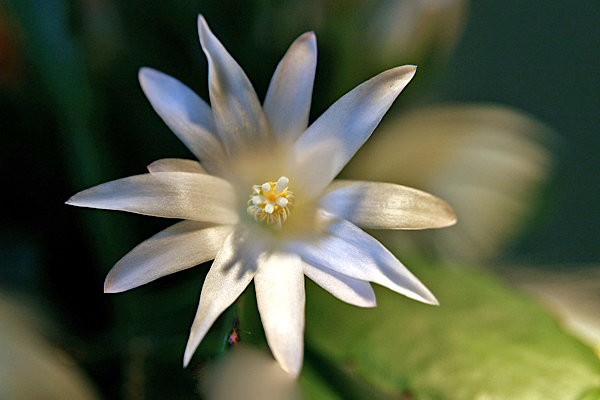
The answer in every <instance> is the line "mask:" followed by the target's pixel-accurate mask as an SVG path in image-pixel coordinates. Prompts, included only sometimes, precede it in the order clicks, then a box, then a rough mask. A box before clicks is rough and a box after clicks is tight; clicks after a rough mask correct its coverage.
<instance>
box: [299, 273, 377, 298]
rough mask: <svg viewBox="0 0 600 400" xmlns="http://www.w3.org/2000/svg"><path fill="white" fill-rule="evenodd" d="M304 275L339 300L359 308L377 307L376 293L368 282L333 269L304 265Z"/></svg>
mask: <svg viewBox="0 0 600 400" xmlns="http://www.w3.org/2000/svg"><path fill="white" fill-rule="evenodd" d="M304 274H305V275H306V276H308V277H309V278H310V279H312V280H313V281H314V282H315V283H316V284H317V285H319V286H321V287H322V288H323V289H325V290H327V291H328V292H329V293H331V294H332V295H334V296H335V297H337V298H338V299H340V300H342V301H344V302H346V303H348V304H352V305H355V306H358V307H375V306H376V305H377V301H376V299H375V292H373V288H372V287H371V285H370V284H369V283H368V282H365V281H361V280H359V279H354V278H351V277H349V276H347V275H342V274H340V273H339V272H336V271H334V270H332V269H329V268H325V267H321V266H313V265H310V264H307V263H304Z"/></svg>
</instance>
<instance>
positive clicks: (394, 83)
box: [292, 65, 416, 190]
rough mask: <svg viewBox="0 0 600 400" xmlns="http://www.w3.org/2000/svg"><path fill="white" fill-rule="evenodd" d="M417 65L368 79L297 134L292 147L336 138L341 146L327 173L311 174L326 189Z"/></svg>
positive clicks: (302, 147) (301, 150) (306, 148)
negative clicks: (297, 136)
mask: <svg viewBox="0 0 600 400" xmlns="http://www.w3.org/2000/svg"><path fill="white" fill-rule="evenodd" d="M415 72H416V67H415V66H413V65H405V66H402V67H397V68H393V69H389V70H387V71H384V72H382V73H381V74H379V75H377V76H375V77H374V78H371V79H369V80H368V81H366V82H364V83H362V84H361V85H359V86H357V87H356V88H354V89H353V90H352V91H350V92H349V93H347V94H346V95H344V96H343V97H342V98H341V99H339V100H338V101H336V102H335V103H334V104H333V105H332V106H331V107H329V109H328V110H327V111H325V113H323V115H321V116H320V117H319V118H318V119H317V120H316V121H315V122H314V123H313V124H312V125H311V126H309V127H308V129H307V130H306V131H305V132H304V133H303V134H302V135H301V136H300V137H299V138H298V141H297V142H296V143H295V144H294V147H293V148H292V151H293V152H295V153H299V154H302V153H306V152H307V151H309V150H310V149H312V148H314V147H318V146H320V144H321V143H322V142H323V141H327V140H336V141H339V143H340V145H341V146H340V148H339V150H338V152H337V154H336V157H335V158H333V159H332V160H331V163H332V168H331V170H330V171H328V173H320V174H315V175H314V176H311V177H310V180H311V181H312V182H313V185H314V186H315V187H317V188H319V189H320V190H323V189H325V188H326V187H327V185H329V184H330V183H331V181H332V180H333V178H335V177H336V175H337V174H338V173H339V172H340V171H341V170H342V168H343V167H344V166H345V165H346V164H347V163H348V161H350V159H351V158H352V156H354V154H355V153H356V152H357V151H358V149H359V148H360V147H361V146H362V145H363V144H364V143H365V141H366V140H367V139H368V138H369V136H371V133H372V132H373V130H374V129H375V128H376V127H377V125H378V124H379V121H381V118H383V115H384V114H385V113H386V112H387V110H388V109H389V108H390V106H391V105H392V103H393V102H394V100H395V99H396V97H397V96H398V95H399V94H400V92H401V91H402V89H404V87H405V86H406V85H407V84H408V82H410V80H411V79H412V77H413V76H414V75H415Z"/></svg>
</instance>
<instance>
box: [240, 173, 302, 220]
mask: <svg viewBox="0 0 600 400" xmlns="http://www.w3.org/2000/svg"><path fill="white" fill-rule="evenodd" d="M289 182H290V180H289V179H288V178H286V177H285V176H282V177H281V178H279V180H278V181H277V182H270V181H269V182H265V183H263V184H262V185H253V186H252V194H251V195H250V199H249V200H248V208H247V211H248V214H250V215H252V216H253V217H254V219H255V220H256V221H257V222H262V223H267V224H269V225H274V226H276V227H277V228H281V225H282V224H283V223H284V222H285V220H286V219H287V218H288V217H289V216H290V211H291V210H292V207H293V201H294V194H293V193H292V192H291V191H289V190H288V184H289Z"/></svg>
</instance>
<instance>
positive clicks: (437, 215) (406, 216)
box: [321, 180, 456, 229]
mask: <svg viewBox="0 0 600 400" xmlns="http://www.w3.org/2000/svg"><path fill="white" fill-rule="evenodd" d="M321 205H322V207H323V209H325V210H326V211H328V212H330V213H332V214H335V215H337V216H340V217H342V218H345V219H347V220H349V221H351V222H352V223H354V224H356V225H358V226H360V227H362V228H373V229H429V228H442V227H445V226H450V225H453V224H454V223H456V215H455V214H454V212H453V211H452V208H451V207H450V206H449V205H448V203H446V202H445V201H444V200H442V199H440V198H437V197H435V196H433V195H431V194H429V193H426V192H422V191H420V190H417V189H413V188H409V187H406V186H401V185H396V184H393V183H381V182H364V181H363V182H361V181H345V180H336V181H334V182H333V183H332V184H331V185H329V187H328V193H326V194H325V195H324V196H323V197H322V198H321Z"/></svg>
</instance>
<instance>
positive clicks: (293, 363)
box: [254, 253, 305, 376]
mask: <svg viewBox="0 0 600 400" xmlns="http://www.w3.org/2000/svg"><path fill="white" fill-rule="evenodd" d="M254 286H255V288H256V302H257V304H258V311H259V312H260V319H261V320H262V324H263V327H264V329H265V335H266V336H267V342H268V343H269V347H270V348H271V351H272V352H273V356H274V357H275V359H276V360H277V361H278V362H279V364H280V365H281V367H282V368H283V369H284V370H285V371H286V372H288V373H289V374H291V375H293V376H298V374H300V369H301V368H302V359H303V356H304V305H305V292H304V273H303V269H302V260H301V259H300V257H298V256H297V255H295V254H285V253H273V254H270V255H269V257H268V258H267V259H266V260H265V261H264V262H263V263H261V264H260V265H259V267H258V271H257V273H256V276H255V277H254Z"/></svg>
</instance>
